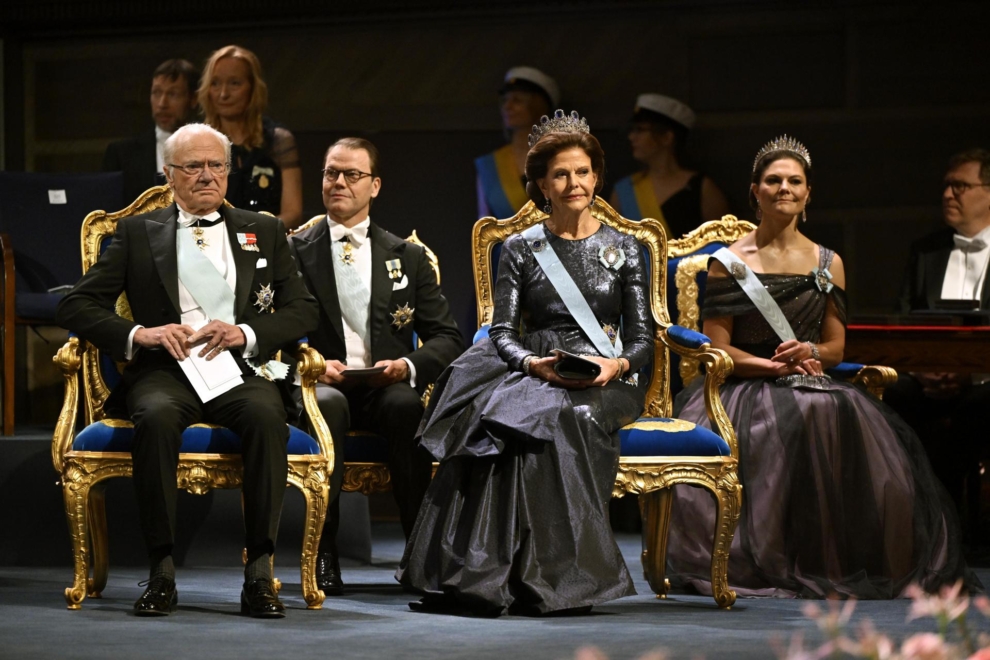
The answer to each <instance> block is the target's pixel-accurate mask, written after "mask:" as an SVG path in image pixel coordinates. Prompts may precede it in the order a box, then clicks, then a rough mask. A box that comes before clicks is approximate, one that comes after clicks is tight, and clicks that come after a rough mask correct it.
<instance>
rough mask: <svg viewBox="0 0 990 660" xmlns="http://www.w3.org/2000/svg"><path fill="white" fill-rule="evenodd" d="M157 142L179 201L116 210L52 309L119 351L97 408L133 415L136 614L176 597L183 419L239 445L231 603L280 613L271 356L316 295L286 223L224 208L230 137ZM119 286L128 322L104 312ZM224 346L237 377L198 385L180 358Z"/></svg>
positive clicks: (299, 329)
mask: <svg viewBox="0 0 990 660" xmlns="http://www.w3.org/2000/svg"><path fill="white" fill-rule="evenodd" d="M164 154H165V166H164V174H165V177H166V179H167V180H168V185H169V186H170V187H171V189H172V193H173V198H174V200H175V203H174V204H172V205H171V206H168V207H166V208H164V209H160V210H158V211H152V212H151V213H146V214H143V215H138V216H133V217H130V218H125V219H122V220H120V221H119V222H118V223H117V226H116V231H115V234H114V238H113V242H112V243H111V244H110V246H109V247H108V248H107V249H106V252H104V253H103V255H102V256H101V257H100V260H99V261H98V262H97V263H96V264H95V265H94V266H93V267H92V268H90V269H89V271H88V272H87V273H86V274H85V275H84V276H83V278H82V279H81V280H80V281H79V283H78V284H76V286H75V287H74V288H73V289H72V291H70V292H69V293H68V294H67V295H66V296H65V298H63V299H62V301H61V303H60V304H59V307H58V311H57V320H58V323H59V324H60V325H62V326H63V327H65V328H68V329H69V330H71V331H72V332H74V333H76V334H78V335H80V336H81V337H83V338H84V339H86V340H87V341H90V342H92V343H93V344H95V345H96V346H97V347H98V348H99V349H100V350H101V351H104V352H105V354H107V355H110V356H111V357H113V358H114V359H115V360H117V361H123V360H129V362H128V364H127V366H126V368H125V369H124V372H123V374H122V376H121V383H120V385H118V386H117V387H115V388H114V390H113V392H112V393H111V395H110V398H109V400H108V401H107V403H106V406H105V408H106V409H107V410H108V411H115V412H111V416H126V417H127V418H129V419H131V420H132V421H133V422H134V436H133V445H132V449H131V453H132V456H133V464H134V487H135V490H136V492H137V500H138V510H139V513H140V518H141V529H142V532H143V535H144V540H145V544H146V547H147V551H148V559H149V563H150V566H151V570H150V575H149V581H148V583H147V588H146V589H145V591H144V593H143V594H142V595H141V597H140V598H139V599H138V600H137V602H136V603H135V604H134V612H135V614H136V615H138V616H162V615H167V614H169V613H170V612H172V611H174V610H175V608H176V603H177V600H178V597H177V592H176V587H175V566H174V563H173V561H172V545H173V542H174V530H175V507H176V495H177V487H176V470H177V463H178V457H179V449H180V446H181V444H182V433H183V431H184V430H185V429H186V427H187V426H189V425H190V424H193V423H196V422H210V423H214V424H219V425H221V426H225V427H227V428H229V429H230V430H232V431H233V432H234V433H236V434H237V435H238V436H239V437H240V439H241V443H242V449H241V453H242V457H243V465H244V480H243V488H242V493H243V498H244V527H245V539H244V544H245V546H244V547H245V548H246V550H247V565H246V566H245V571H244V577H245V579H244V586H243V590H242V592H241V611H242V613H245V614H250V615H251V616H256V617H266V618H267V617H272V618H277V617H282V616H284V614H285V610H284V607H283V606H282V603H281V602H280V601H279V599H278V596H277V595H276V593H275V590H274V589H273V585H272V575H271V557H272V554H273V552H274V550H275V537H276V533H277V531H278V521H279V514H280V512H281V509H282V499H283V495H284V492H285V486H286V477H287V470H288V459H287V447H286V443H287V441H288V438H289V431H288V427H287V426H286V418H287V415H286V410H285V405H284V403H283V398H282V394H281V390H280V388H279V386H278V385H277V384H276V383H275V382H273V380H272V378H271V376H272V374H271V368H269V365H270V363H269V360H271V359H272V357H273V356H274V354H275V353H276V352H277V351H278V350H279V349H281V348H282V347H284V346H286V345H289V344H291V343H292V342H294V341H296V340H297V339H298V338H299V337H301V336H303V335H305V334H306V333H307V332H308V331H309V330H311V329H312V328H315V327H316V324H317V318H318V317H317V305H316V301H315V300H314V299H313V297H312V296H311V295H310V294H309V292H308V291H307V290H306V287H305V285H304V284H303V281H302V278H300V277H299V273H298V272H297V270H296V266H295V263H294V262H293V260H292V256H291V254H290V252H289V245H288V242H287V240H286V238H285V230H284V228H283V227H282V224H281V223H280V222H279V221H278V220H277V219H276V218H273V217H271V216H266V215H260V214H257V213H253V212H251V211H244V210H239V209H233V208H225V207H224V204H223V200H224V194H225V193H226V190H227V174H228V172H229V171H230V141H229V140H228V139H227V137H226V136H224V135H223V134H222V133H220V132H218V131H216V130H214V129H213V128H211V127H209V126H206V125H205V124H189V125H186V126H183V127H182V128H180V129H178V130H177V131H176V132H175V133H174V134H173V135H172V136H171V137H170V138H169V139H168V140H166V142H165V149H164ZM121 293H126V294H127V300H128V302H129V303H130V307H131V311H132V315H133V319H134V320H133V321H130V320H128V319H125V318H124V317H122V316H118V315H117V313H116V312H115V311H114V307H115V304H116V302H117V299H118V297H119V296H120V294H121ZM275 309H277V310H278V312H277V313H274V314H273V313H271V312H272V311H273V310H275ZM225 351H230V355H231V356H233V357H234V361H235V363H236V368H235V369H234V374H233V378H232V379H229V380H238V376H239V377H240V378H239V380H241V381H242V382H240V384H237V385H235V386H234V387H233V388H232V389H229V390H227V391H223V390H221V393H219V394H217V393H212V394H214V395H215V396H213V398H210V397H209V396H206V395H204V394H203V393H202V391H201V390H197V389H194V386H193V385H192V384H191V382H190V380H189V379H188V378H187V377H186V374H185V372H184V371H183V369H182V368H181V366H180V364H179V363H180V362H183V361H186V360H188V359H189V358H190V355H191V354H192V353H195V354H196V355H197V356H199V357H205V358H206V359H208V360H212V359H213V358H215V357H217V356H219V355H221V354H222V353H224V352H225ZM187 364H188V363H187ZM216 364H222V363H216ZM266 368H268V370H267V371H266ZM238 372H239V373H238ZM266 374H267V375H266Z"/></svg>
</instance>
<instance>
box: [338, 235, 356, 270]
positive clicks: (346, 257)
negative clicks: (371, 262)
mask: <svg viewBox="0 0 990 660" xmlns="http://www.w3.org/2000/svg"><path fill="white" fill-rule="evenodd" d="M340 261H341V262H342V263H343V264H344V265H345V266H353V265H354V246H353V245H351V244H350V242H348V241H344V244H343V246H341V248H340Z"/></svg>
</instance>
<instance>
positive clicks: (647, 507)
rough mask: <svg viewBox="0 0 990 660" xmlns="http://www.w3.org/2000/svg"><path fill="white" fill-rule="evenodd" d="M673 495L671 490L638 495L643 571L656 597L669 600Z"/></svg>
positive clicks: (665, 489)
mask: <svg viewBox="0 0 990 660" xmlns="http://www.w3.org/2000/svg"><path fill="white" fill-rule="evenodd" d="M673 496H674V493H673V491H672V490H671V489H670V488H662V489H660V490H654V491H651V492H649V493H641V494H640V496H639V512H640V516H641V517H642V519H643V558H642V561H643V572H644V573H645V575H646V581H647V582H649V583H650V588H651V589H653V593H655V594H656V595H657V598H666V597H667V592H668V591H670V581H669V580H667V578H666V575H667V565H666V564H667V531H668V530H669V528H670V506H671V504H673V502H674V497H673Z"/></svg>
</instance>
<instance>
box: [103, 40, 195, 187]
mask: <svg viewBox="0 0 990 660" xmlns="http://www.w3.org/2000/svg"><path fill="white" fill-rule="evenodd" d="M198 83H199V72H198V71H197V70H196V67H195V66H194V65H193V64H192V63H191V62H188V61H186V60H180V59H174V60H167V61H165V62H162V63H161V64H159V65H158V68H157V69H155V72H154V73H153V74H152V76H151V118H152V119H153V120H154V122H155V127H154V130H152V129H151V127H150V126H149V127H148V129H147V130H145V131H144V132H143V133H141V134H140V135H138V136H136V137H132V138H128V139H126V140H119V141H117V142H111V143H110V144H109V145H108V146H107V150H106V153H105V154H104V155H103V171H104V172H123V173H124V204H125V205H126V204H130V203H131V202H133V201H134V200H135V199H137V197H138V195H140V194H141V193H143V192H144V191H145V190H147V189H148V188H150V187H152V186H159V185H162V184H163V183H165V177H164V176H162V168H163V167H164V165H165V163H164V159H163V156H162V148H163V147H164V145H165V140H167V139H168V137H169V136H170V135H171V134H172V133H174V132H175V130H176V129H177V128H179V127H180V126H182V125H183V124H185V123H186V122H187V121H189V119H190V117H191V116H192V114H193V111H194V110H195V109H196V106H197V105H198V102H197V101H196V85H197V84H198Z"/></svg>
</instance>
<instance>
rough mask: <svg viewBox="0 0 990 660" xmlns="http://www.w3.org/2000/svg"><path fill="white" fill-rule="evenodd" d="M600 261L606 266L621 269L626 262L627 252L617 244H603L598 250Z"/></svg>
mask: <svg viewBox="0 0 990 660" xmlns="http://www.w3.org/2000/svg"><path fill="white" fill-rule="evenodd" d="M598 261H600V262H601V264H602V265H603V266H605V267H606V268H611V269H613V270H619V269H620V268H622V264H624V263H626V253H625V252H623V251H622V248H620V247H616V246H615V245H603V246H601V248H599V250H598Z"/></svg>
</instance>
